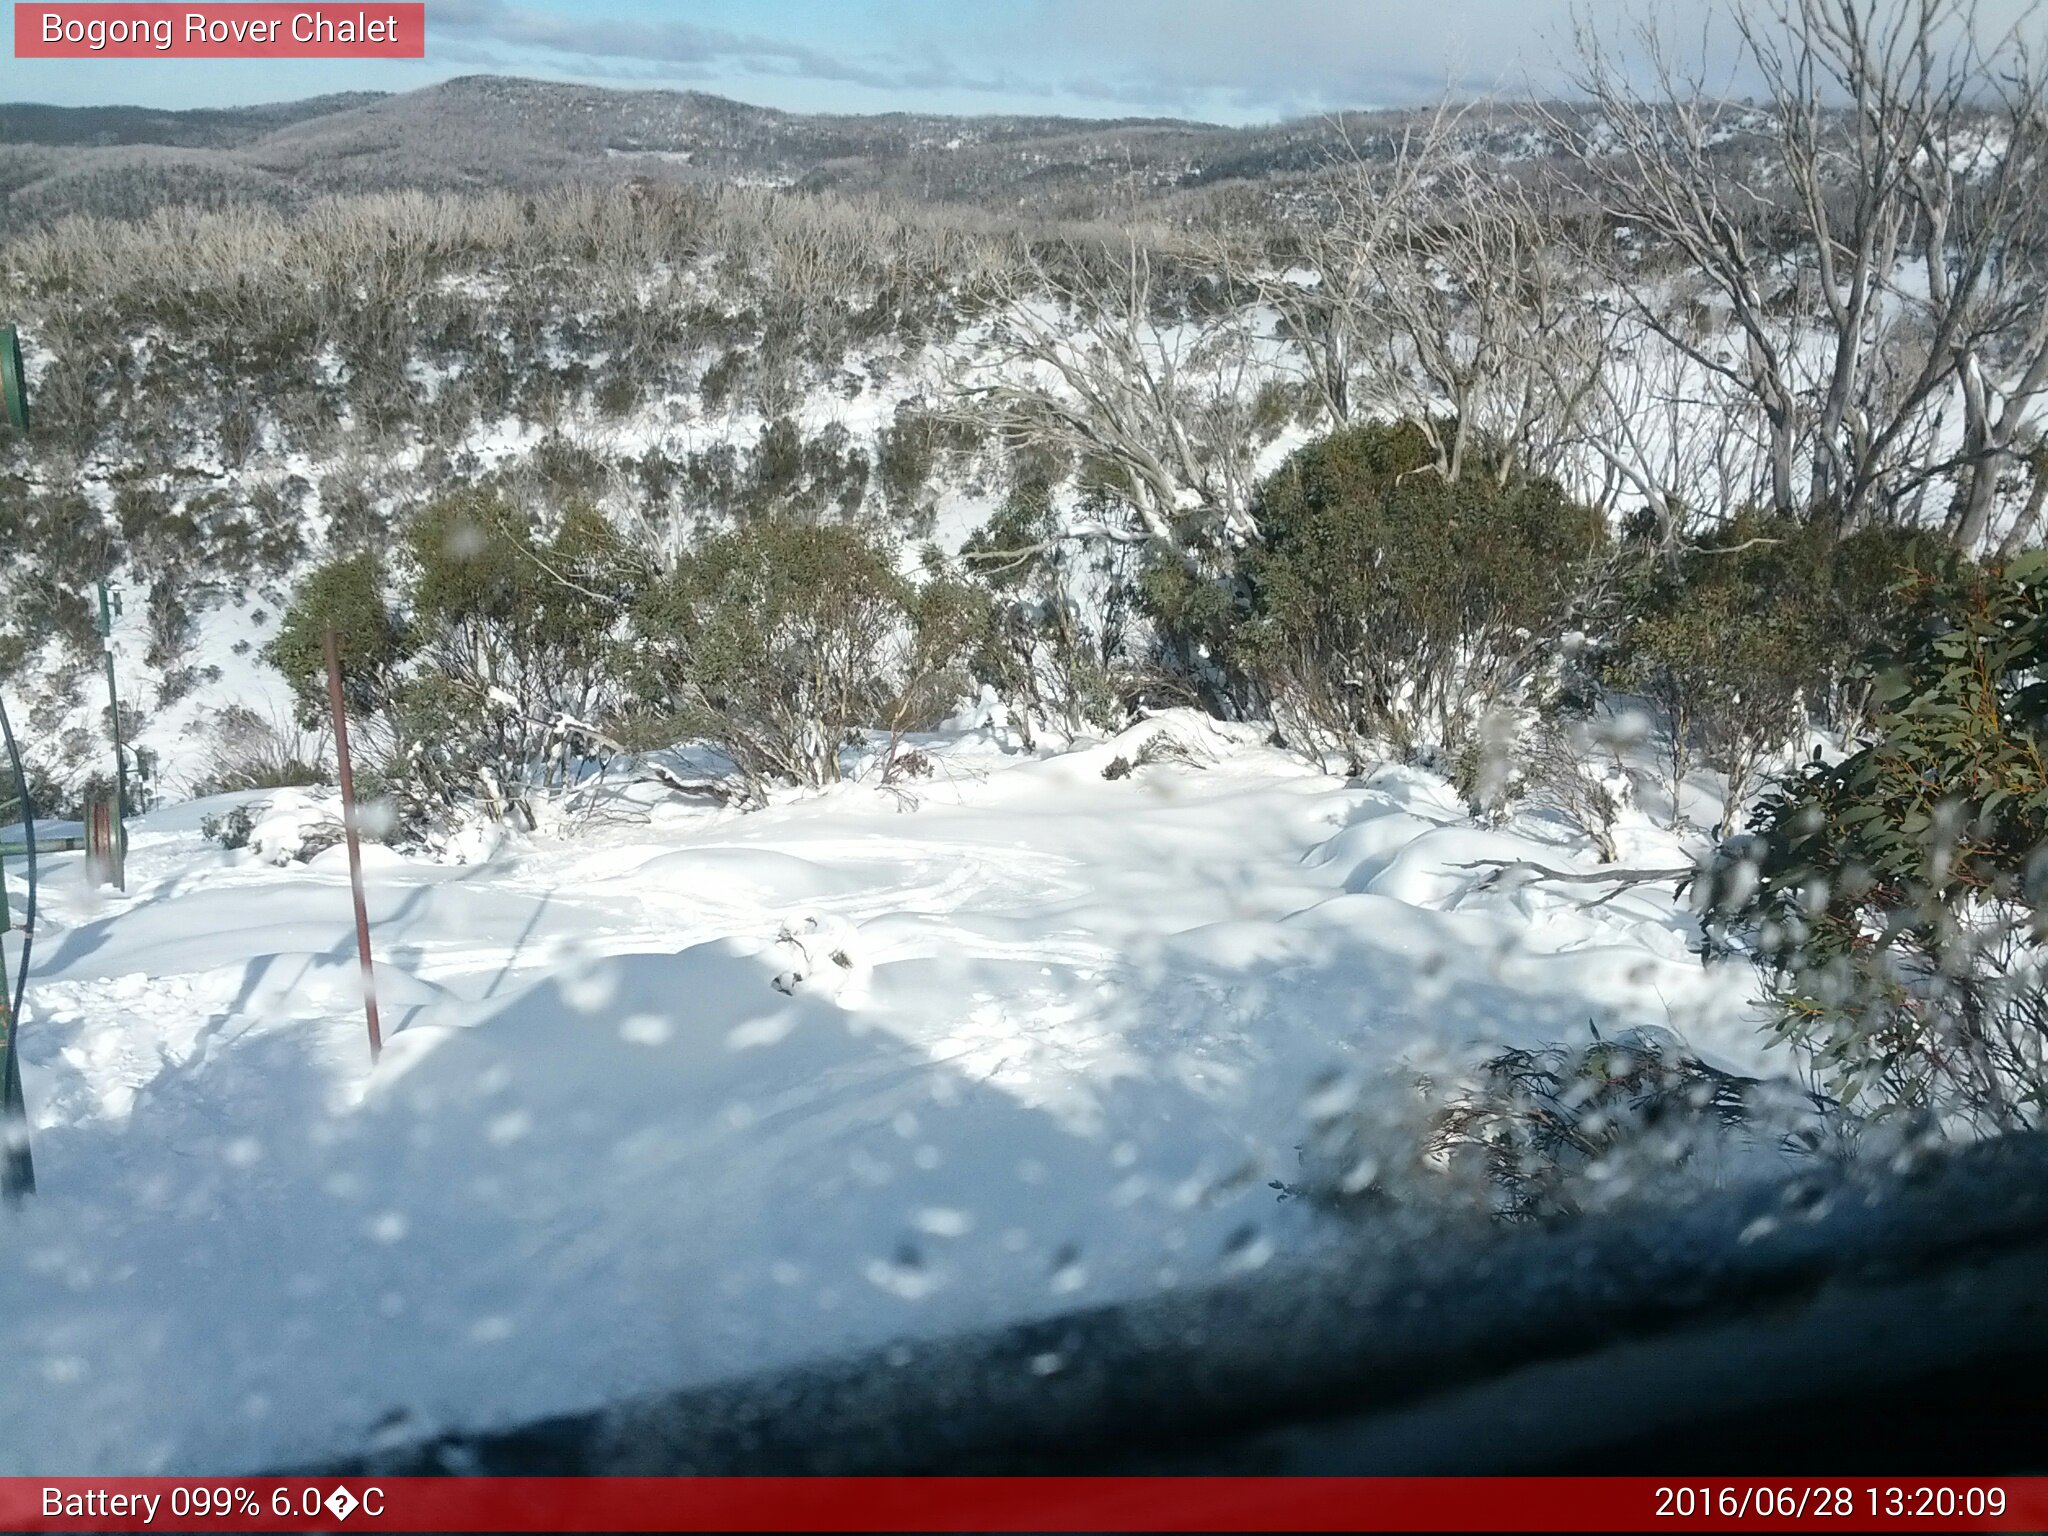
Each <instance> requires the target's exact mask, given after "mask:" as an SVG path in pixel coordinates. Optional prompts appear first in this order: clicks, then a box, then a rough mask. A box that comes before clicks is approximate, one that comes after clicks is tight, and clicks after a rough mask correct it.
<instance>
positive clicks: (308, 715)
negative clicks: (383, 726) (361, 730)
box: [263, 551, 410, 726]
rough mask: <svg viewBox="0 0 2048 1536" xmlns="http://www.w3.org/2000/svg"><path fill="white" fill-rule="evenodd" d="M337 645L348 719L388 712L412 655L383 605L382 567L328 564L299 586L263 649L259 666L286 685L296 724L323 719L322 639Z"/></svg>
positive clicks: (359, 562)
mask: <svg viewBox="0 0 2048 1536" xmlns="http://www.w3.org/2000/svg"><path fill="white" fill-rule="evenodd" d="M330 629H331V630H333V631H334V632H335V634H336V636H337V638H338V639H339V641H340V644H341V655H342V662H343V665H342V696H343V699H344V701H345V702H346V703H347V705H348V709H349V712H350V713H351V714H368V713H370V712H371V711H373V710H376V709H379V708H381V707H383V705H384V704H386V703H387V702H388V701H389V699H390V696H391V692H392V689H393V687H394V686H395V682H396V677H397V671H398V668H399V667H400V665H402V664H403V662H404V661H405V660H406V658H407V656H408V655H409V654H410V651H409V647H408V644H407V636H406V633H405V630H404V627H403V626H402V625H401V624H400V622H399V620H398V618H397V616H396V615H395V614H394V613H393V612H392V611H391V608H390V607H389V606H388V605H387V603H386V602H385V598H384V566H383V562H382V561H381V560H379V559H378V557H377V556H376V555H374V554H371V553H369V552H368V551H365V552H364V553H362V554H359V555H350V556H347V557H346V558H344V559H340V560H330V561H328V562H327V563H326V564H325V565H322V566H320V567H318V568H317V569H315V570H314V571H312V572H311V573H310V574H309V575H308V576H307V577H306V579H305V580H304V581H302V582H300V583H299V588H298V591H297V593H296V594H295V596H294V597H293V599H292V602H291V605H290V606H289V607H288V608H286V610H285V612H284V616H283V618H282V619H281V620H280V621H279V623H278V629H277V634H276V636H275V637H274V638H273V639H272V640H271V642H270V644H269V645H268V646H266V647H265V648H264V652H263V655H264V659H265V660H266V661H268V662H269V663H270V664H271V665H272V666H273V667H276V668H277V670H278V671H280V672H282V673H283V674H284V676H285V681H287V682H288V683H290V684H291V687H292V697H293V699H294V700H295V701H296V702H297V704H298V712H299V719H300V720H301V721H302V722H303V723H304V724H306V725H308V726H313V725H317V724H318V723H319V722H320V721H322V720H323V719H324V718H325V717H326V714H327V660H326V651H325V649H324V643H323V636H324V635H325V634H326V632H327V631H328V630H330Z"/></svg>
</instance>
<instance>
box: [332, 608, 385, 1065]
mask: <svg viewBox="0 0 2048 1536" xmlns="http://www.w3.org/2000/svg"><path fill="white" fill-rule="evenodd" d="M320 643H321V645H322V647H323V648H324V649H325V650H326V652H327V703H328V706H329V708H331V709H332V710H333V711H334V755H335V758H336V759H337V761H338V762H339V763H340V765H341V830H342V835H343V836H344V837H345V838H346V839H347V840H348V883H349V885H350V886H351V887H352V888H353V889H354V891H355V898H356V956H357V958H358V959H359V960H361V961H362V967H363V1013H364V1016H365V1017H366V1018H368V1019H369V1021H370V1064H371V1065H372V1066H375V1065H376V1062H377V1058H378V1057H379V1056H381V1055H382V1054H383V1053H384V1032H383V1030H381V1029H380V1028H379V1027H378V1025H377V972H376V968H375V966H374V965H372V963H371V961H370V909H369V905H368V903H366V902H365V901H364V899H363V849H362V844H361V843H360V842H359V841H358V840H357V837H356V780H355V773H354V771H353V770H352V769H351V768H350V766H349V760H348V707H347V705H346V704H345V703H344V701H343V699H342V696H341V638H340V636H338V635H336V634H335V632H334V631H333V630H331V629H330V630H328V631H327V633H326V634H325V635H323V636H322V637H321V642H320Z"/></svg>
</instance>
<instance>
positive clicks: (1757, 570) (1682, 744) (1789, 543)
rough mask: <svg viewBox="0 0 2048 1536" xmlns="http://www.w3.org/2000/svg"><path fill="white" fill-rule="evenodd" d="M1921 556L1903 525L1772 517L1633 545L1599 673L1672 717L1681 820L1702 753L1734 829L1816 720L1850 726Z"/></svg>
mask: <svg viewBox="0 0 2048 1536" xmlns="http://www.w3.org/2000/svg"><path fill="white" fill-rule="evenodd" d="M1644 532H1645V534H1647V530H1644ZM1920 554H1921V549H1920V546H1919V544H1918V543H1917V541H1915V540H1914V539H1913V538H1912V537H1910V536H1909V535H1906V534H1903V533H1900V532H1897V531H1894V530H1888V529H1869V530H1865V531H1863V532H1859V533H1856V534H1852V535H1850V536H1849V537H1848V538H1846V539H1841V540H1837V539H1835V538H1834V537H1833V536H1832V535H1831V533H1830V532H1829V530H1827V529H1826V528H1824V527H1822V526H1820V525H1819V524H1816V523H1806V522H1801V521H1798V520H1795V519H1792V518H1787V517H1773V516H1767V515H1763V514H1745V515H1743V516H1741V517H1737V518H1735V519H1733V520H1732V521H1731V522H1730V523H1729V524H1728V525H1727V526H1726V527H1725V528H1722V529H1720V530H1719V531H1717V532H1715V533H1713V534H1710V535H1708V536H1706V537H1704V538H1702V539H1700V540H1699V541H1697V542H1696V543H1694V544H1692V545H1689V546H1687V547H1685V548H1683V549H1681V550H1679V551H1678V552H1677V553H1676V554H1675V555H1672V554H1667V553H1666V552H1664V551H1663V550H1660V549H1658V548H1655V547H1653V546H1652V544H1651V543H1650V542H1649V540H1648V538H1647V537H1643V538H1638V539H1632V540H1630V541H1629V545H1628V547H1627V549H1626V551H1625V558H1624V561H1623V562H1622V565H1621V569H1620V575H1619V578H1618V580H1617V582H1616V584H1615V592H1614V598H1615V607H1616V614H1615V617H1614V619H1613V620H1612V624H1611V629H1610V633H1609V636H1608V639H1609V644H1608V645H1607V646H1606V647H1605V648H1604V650H1603V652H1602V656H1601V667H1600V670H1601V674H1602V678H1603V681H1605V682H1606V683H1607V685H1608V686H1609V687H1612V688H1616V689H1621V690H1624V691H1626V692H1629V693H1634V694H1637V695H1640V696H1641V697H1643V698H1644V699H1646V700H1647V701H1649V702H1650V703H1651V704H1653V705H1654V706H1655V707H1656V708H1657V710H1658V712H1659V713H1660V714H1661V715H1662V716H1663V718H1664V722H1665V726H1666V730H1667V736H1666V746H1667V757H1666V762H1667V767H1668V772H1669V788H1670V792H1671V796H1672V806H1673V814H1674V816H1675V815H1677V814H1679V801H1680V794H1681V790H1682V787H1683V785H1684V782H1685V779H1686V777H1687V775H1688V774H1689V773H1690V772H1691V770H1692V768H1693V766H1694V764H1695V762H1696V761H1703V762H1705V763H1706V764H1707V765H1708V766H1710V767H1712V768H1714V769H1716V770H1718V771H1719V772H1720V773H1721V774H1722V775H1723V776H1724V778H1725V780H1726V791H1725V794H1724V796H1723V799H1724V803H1725V808H1726V809H1725V813H1724V818H1723V827H1722V829H1723V830H1725V829H1726V827H1728V826H1730V825H1732V824H1733V823H1734V821H1735V819H1736V818H1737V817H1738V816H1739V815H1740V813H1741V809H1742V807H1743V805H1744V804H1745V802H1746V801H1747V799H1748V797H1749V795H1750V793H1751V792H1752V791H1753V790H1754V788H1755V787H1756V783H1757V778H1758V775H1759V773H1760V772H1761V770H1762V768H1763V765H1764V764H1765V762H1766V761H1767V760H1768V759H1769V757H1770V756H1771V755H1772V754H1774V753H1778V752H1783V751H1785V750H1787V749H1789V748H1792V747H1794V746H1795V745H1797V744H1798V742H1799V741H1800V740H1801V739H1802V738H1803V737H1804V736H1805V734H1806V732H1807V730H1808V728H1809V726H1810V725H1812V724H1816V723H1818V724H1825V725H1831V726H1834V727H1836V728H1837V729H1853V727H1854V725H1855V722H1856V720H1857V718H1858V717H1859V715H1860V712H1861V706H1862V702H1863V698H1864V691H1863V689H1862V688H1861V687H1859V686H1858V684H1857V683H1856V682H1855V680H1854V679H1853V678H1852V676H1851V669H1852V665H1853V663H1854V662H1855V660H1856V658H1857V656H1858V655H1859V654H1860V653H1861V652H1862V651H1863V650H1864V649H1865V648H1867V647H1868V646H1869V645H1870V644H1871V643H1872V642H1873V640H1874V639H1875V638H1876V637H1877V636H1878V635H1880V634H1882V633H1885V632H1886V631H1888V630H1894V629H1895V628H1896V625H1897V623H1898V622H1899V616H1900V614H1901V611H1902V606H1903V603H1904V599H1903V598H1902V597H1901V596H1900V595H1899V591H1900V588H1901V586H1902V584H1903V583H1905V582H1907V581H1908V580H1909V579H1910V577H1911V575H1912V572H1913V568H1914V562H1915V561H1916V559H1918V558H1919V557H1920Z"/></svg>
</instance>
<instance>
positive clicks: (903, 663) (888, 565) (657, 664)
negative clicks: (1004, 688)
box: [630, 517, 964, 788]
mask: <svg viewBox="0 0 2048 1536" xmlns="http://www.w3.org/2000/svg"><path fill="white" fill-rule="evenodd" d="M957 618H958V614H957V613H956V612H952V611H948V610H945V609H944V608H943V605H941V604H940V603H938V602H937V601H936V600H933V599H928V598H924V597H921V596H920V594H919V592H918V591H917V589H916V588H915V587H914V586H913V585H912V584H911V583H910V582H908V581H906V580H905V579H904V578H903V577H902V576H900V575H899V574H898V573H897V571H896V567H895V564H894V562H893V560H892V559H891V556H890V552H889V550H888V549H887V548H886V547H885V546H883V545H881V544H879V543H877V542H876V541H875V540H873V539H872V538H870V537H869V536H868V535H866V534H864V533H862V532H861V531H860V530H858V529H856V528H853V527H850V526H846V525H842V524H827V525H817V524H809V523H801V522H794V521H790V520H788V519H785V518H779V517H766V518H761V519H758V520H755V521H752V522H748V523H746V524H743V525H742V526H741V527H739V528H737V529H735V530H732V531H730V532H727V533H723V534H719V535H717V536H715V537H713V538H711V539H709V540H707V541H705V542H704V543H703V544H701V545H699V546H698V547H697V548H696V549H695V550H693V551H692V552H690V553H689V554H688V555H686V556H685V557H684V558H683V559H682V560H681V561H679V562H678V563H677V565H676V566H675V568H674V569H673V570H671V571H670V572H668V573H667V574H666V575H665V576H664V577H662V578H661V579H659V580H658V581H655V582H653V583H652V584H651V585H650V586H649V587H648V589H647V590H646V591H645V593H644V594H643V595H642V596H641V598H640V601H639V603H638V605H637V607H636V609H635V611H634V614H633V624H632V627H633V643H632V646H631V651H630V655H631V668H632V674H633V679H634V685H635V691H636V694H637V696H638V697H639V699H640V701H641V702H642V704H643V706H644V707H645V708H646V709H648V710H650V711H651V712H652V713H653V715H654V716H655V718H656V719H657V720H659V721H661V722H662V725H661V726H660V727H659V729H666V730H668V731H669V732H671V733H672V739H674V738H680V737H686V736H695V737H704V738H708V739H710V740H712V741H714V742H716V743H717V744H718V745H719V746H720V747H722V748H723V749H724V751H725V752H726V753H727V754H728V755H729V756H730V757H731V758H732V759H733V762H734V763H735V765H736V766H737V767H738V769H739V771H740V772H741V773H742V774H744V775H745V776H746V778H747V779H748V780H749V781H750V783H752V784H753V785H755V786H756V788H758V787H760V786H761V785H763V784H764V783H766V782H768V781H771V780H784V781H788V782H793V783H798V784H808V785H820V784H829V783H832V782H835V781H836V780H837V779H838V778H839V754H840V750H841V748H842V747H844V746H845V745H846V744H847V742H848V739H849V736H850V735H851V734H852V733H853V732H854V731H856V730H857V729H859V728H861V727H870V726H883V727H886V726H891V725H893V724H895V723H897V721H898V720H899V718H900V712H901V711H902V710H903V708H904V707H905V703H906V700H909V699H911V698H912V696H913V694H914V692H915V690H916V689H918V688H919V687H921V686H925V685H926V681H927V680H928V679H930V678H931V677H933V676H934V675H935V674H936V673H938V672H940V671H942V670H943V669H944V668H946V667H948V666H950V665H951V664H952V663H953V662H955V661H956V660H957V657H956V656H954V655H952V654H949V653H948V652H949V649H955V650H956V649H957V648H958V645H957V643H953V644H951V645H950V646H949V644H948V643H941V631H942V630H943V631H945V632H947V633H952V634H955V635H957V634H958V632H959V631H961V630H962V629H964V626H963V625H960V624H958V623H955V622H953V621H954V620H955V619H957Z"/></svg>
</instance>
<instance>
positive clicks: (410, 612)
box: [266, 492, 634, 828]
mask: <svg viewBox="0 0 2048 1536" xmlns="http://www.w3.org/2000/svg"><path fill="white" fill-rule="evenodd" d="M403 555H404V558H403V559H402V561H401V562H399V568H398V572H397V579H396V580H395V581H394V582H393V583H392V584H391V585H392V590H393V595H394V597H395V599H396V601H395V602H392V601H387V598H386V580H385V576H384V572H383V570H382V568H381V566H380V565H379V563H378V561H377V560H376V559H375V557H373V556H371V555H368V554H363V555H356V556H351V557H347V558H344V559H341V560H336V561H332V562H330V563H329V564H327V565H325V566H322V567H320V568H319V569H318V570H316V571H314V572H313V573H312V575H311V576H309V577H308V578H307V580H306V581H305V582H304V583H303V584H302V585H301V586H300V588H299V591H298V593H297V595H296V597H295V598H294V600H293V602H292V604H291V606H290V607H289V609H288V610H287V611H286V613H285V615H284V618H283V621H282V623H281V625H280V628H279V632H278V635H277V638H276V639H275V640H274V641H273V642H272V643H271V645H270V647H269V649H268V651H267V653H266V654H267V656H268V658H269V659H270V660H271V662H272V663H273V664H274V665H276V666H277V667H278V668H279V670H280V671H282V672H283V673H284V674H285V676H286V677H287V678H288V679H289V680H290V681H291V684H292V687H293V691H294V693H295V695H296V697H297V698H298V700H299V704H300V708H301V712H302V718H305V719H307V720H308V721H312V720H317V719H318V718H319V716H320V710H321V707H322V701H323V699H324V692H323V690H324V687H325V683H324V670H323V668H324V662H323V659H322V652H321V638H320V637H321V635H322V633H323V632H324V631H325V630H326V629H328V628H333V629H335V630H336V631H337V633H338V634H339V636H340V639H341V646H342V653H343V657H344V661H345V665H344V678H345V689H346V694H347V698H348V702H349V707H350V713H351V714H352V715H360V716H361V717H362V720H363V724H364V725H365V727H366V728H367V731H366V737H365V741H366V746H367V748H368V750H369V752H370V754H371V755H372V758H373V761H372V763H371V765H370V767H371V773H372V776H373V777H374V779H375V780H376V781H377V782H378V783H379V784H380V785H381V786H382V787H383V788H384V789H386V790H387V791H388V792H389V793H390V794H391V795H392V796H393V798H394V799H395V800H396V801H397V803H398V809H399V810H400V812H401V813H402V815H403V816H404V817H405V818H406V820H407V822H408V824H409V825H411V826H413V827H415V828H417V827H421V826H423V825H426V824H429V823H431V822H433V821H435V820H437V819H440V818H441V817H443V816H445V815H446V814H447V813H449V812H451V811H454V810H456V809H457V808H459V807H461V806H463V805H465V804H468V803H481V804H482V805H483V806H484V807H486V808H487V809H488V810H489V812H490V813H491V814H492V815H493V816H495V817H511V818H513V819H515V820H517V821H519V822H521V823H522V824H524V825H527V826H532V825H534V824H535V821H536V812H535V800H536V797H537V796H540V795H544V794H547V793H550V792H555V791H561V790H565V789H567V788H569V787H570V786H572V785H573V784H574V783H575V782H576V780H577V779H578V778H579V777H580V774H581V771H582V767H583V764H584V763H585V762H586V761H587V760H589V759H590V758H591V757H593V756H596V755H601V754H602V753H603V752H604V751H605V750H606V749H605V747H604V733H603V731H602V730H601V729H600V728H599V727H598V726H597V725H596V724H595V722H596V721H597V720H598V719H599V718H600V717H601V716H603V715H604V714H605V713H607V712H608V711H609V709H610V708H611V705H612V703H613V699H614V690H613V685H612V674H613V669H612V667H611V665H610V658H609V652H610V646H611V643H612V642H611V631H612V628H613V626H614V624H615V622H616V620H617V618H618V615H619V614H620V612H621V611H622V610H623V608H624V607H625V606H626V604H627V602H628V601H629V600H630V593H631V582H632V580H633V579H634V570H633V567H632V566H631V563H630V562H627V561H625V560H624V559H623V558H622V555H621V551H620V549H619V546H618V542H617V538H616V535H615V534H614V533H613V531H612V528H611V526H610V525H609V524H608V523H607V522H605V520H604V519H603V518H602V517H600V516H599V515H598V514H597V513H595V512H593V511H591V510H589V509H588V508H578V509H572V510H571V511H570V513H569V514H568V515H567V516H566V517H565V518H564V519H563V520H562V522H561V524H560V526H559V527H557V528H556V529H555V530H554V531H553V532H552V533H550V534H543V533H542V531H541V530H539V529H538V528H536V527H535V526H534V524H533V522H532V521H531V519H530V518H528V517H527V516H526V515H525V514H523V513H521V512H519V511H517V510H516V509H514V508H513V507H511V506H510V505H509V504H508V503H507V502H506V501H504V500H503V499H502V498H501V497H498V496H495V495H492V494H488V493H481V492H464V493H459V494H457V495H454V496H451V497H446V498H443V499H442V500H440V501H438V502H435V503H433V504H431V505H429V506H428V507H427V508H425V509H424V510H423V511H422V512H421V513H419V514H418V515H417V516H416V517H415V518H414V519H413V521H412V523H411V524H410V526H409V528H408V530H407V534H406V539H405V542H404V546H403Z"/></svg>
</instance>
